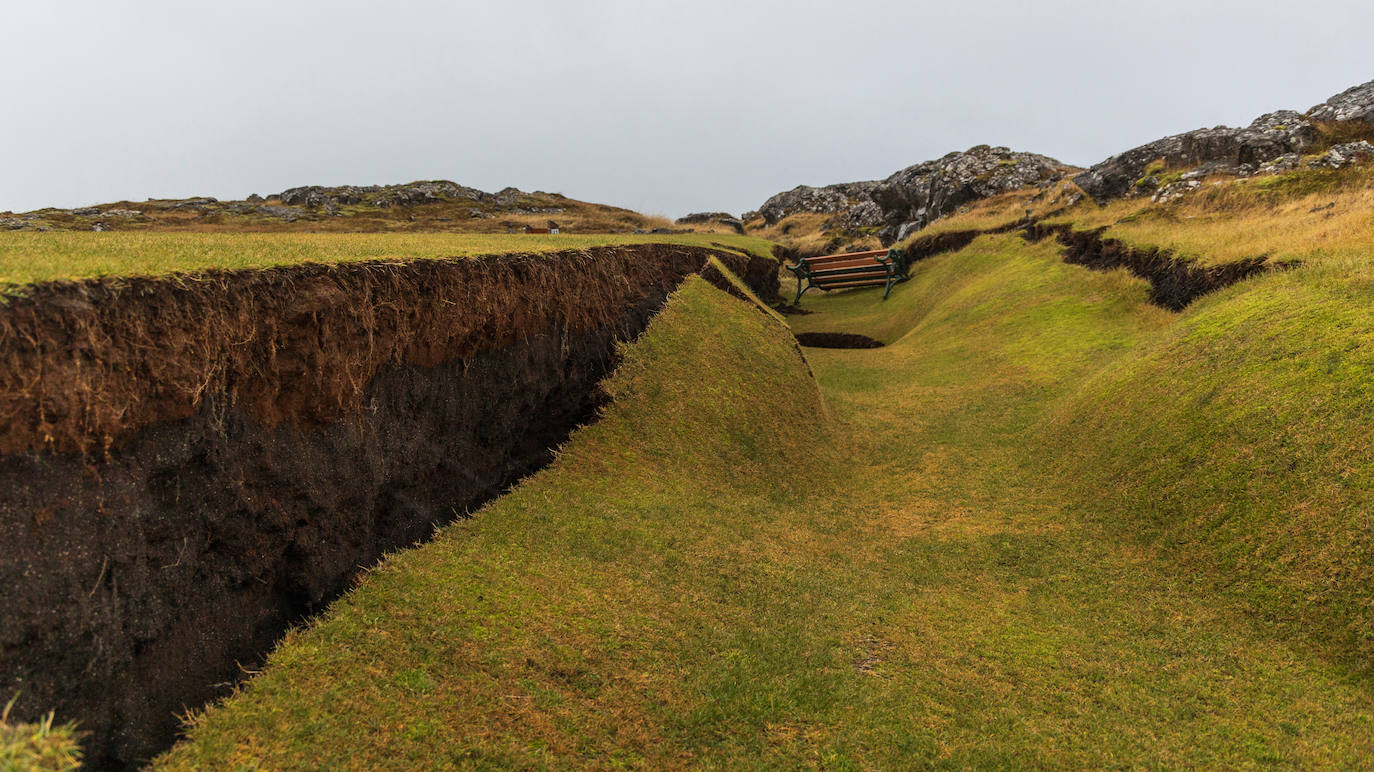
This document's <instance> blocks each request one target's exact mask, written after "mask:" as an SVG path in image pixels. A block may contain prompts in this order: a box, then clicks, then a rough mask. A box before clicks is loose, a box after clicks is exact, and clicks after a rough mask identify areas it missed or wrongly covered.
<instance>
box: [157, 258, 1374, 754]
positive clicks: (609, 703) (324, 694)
mask: <svg viewBox="0 0 1374 772" xmlns="http://www.w3.org/2000/svg"><path fill="white" fill-rule="evenodd" d="M1369 278H1370V276H1369V274H1368V272H1367V271H1364V270H1360V271H1356V270H1354V269H1353V268H1351V267H1349V266H1347V267H1345V268H1343V269H1342V268H1338V267H1336V266H1335V265H1331V266H1327V267H1320V268H1318V267H1310V268H1306V269H1300V270H1297V271H1292V272H1287V273H1283V274H1276V275H1272V276H1268V277H1265V278H1263V279H1261V280H1258V281H1255V282H1250V283H1245V284H1241V285H1237V286H1235V287H1233V288H1231V289H1230V290H1227V291H1225V292H1223V293H1219V294H1217V295H1215V296H1211V297H1207V298H1204V299H1203V300H1201V301H1199V302H1198V303H1196V304H1194V306H1192V307H1190V308H1189V309H1188V310H1187V311H1186V312H1185V313H1183V314H1173V313H1170V312H1167V311H1164V310H1161V309H1159V308H1156V307H1154V306H1151V305H1149V304H1148V303H1147V302H1146V285H1145V284H1144V283H1143V282H1140V281H1138V280H1136V279H1133V278H1131V277H1130V276H1128V275H1126V274H1125V273H1123V272H1113V273H1097V272H1091V271H1087V270H1084V269H1082V268H1078V267H1074V266H1069V265H1066V264H1064V263H1063V262H1062V261H1061V260H1060V259H1059V253H1058V250H1057V249H1056V248H1055V247H1053V246H1052V245H1051V244H1050V243H1049V242H1045V243H1041V244H1038V245H1027V244H1025V243H1024V242H1023V241H1022V240H1021V239H1019V238H1018V237H1015V236H1004V237H983V238H981V239H979V240H978V241H976V242H974V244H972V245H971V246H970V247H968V248H967V249H965V250H963V251H962V252H960V253H957V254H950V255H944V256H940V257H936V258H932V259H930V260H928V261H925V262H923V263H920V264H918V266H917V267H916V268H915V270H914V272H913V279H912V280H911V281H910V282H908V283H906V284H903V285H900V286H899V287H898V288H897V289H896V290H894V292H893V295H892V298H891V299H890V300H888V301H887V302H886V303H882V302H880V301H879V300H878V299H877V296H876V294H875V292H874V291H867V290H866V291H851V292H843V293H836V294H832V295H830V296H823V297H819V298H814V299H812V298H810V297H808V299H807V301H806V306H807V307H808V308H810V309H811V310H813V311H815V313H813V314H811V315H807V316H794V317H790V318H789V319H790V321H791V323H792V324H793V326H794V327H795V328H797V329H798V330H812V331H826V330H828V331H836V330H840V331H847V332H860V333H865V334H868V335H872V336H874V337H878V338H880V339H882V340H884V341H886V342H887V343H888V344H889V345H888V346H887V347H886V348H882V349H873V350H862V351H830V350H815V349H808V350H807V351H806V356H807V358H808V359H809V368H808V366H806V365H804V364H803V362H802V361H801V360H800V359H798V358H797V355H796V353H795V349H794V348H793V347H792V344H791V339H790V338H789V337H788V335H787V333H786V331H785V330H784V329H783V328H782V327H781V326H780V325H779V323H778V322H777V321H776V320H775V319H773V318H771V317H769V316H766V315H764V314H761V313H757V312H755V311H753V310H751V309H750V308H749V307H748V306H747V305H745V304H742V303H740V302H738V301H734V300H731V299H728V298H727V297H726V296H724V295H723V294H721V293H719V292H718V291H716V290H714V289H712V288H709V287H707V286H706V285H704V284H703V283H701V282H698V281H693V282H690V283H689V284H688V285H687V286H686V287H685V288H684V289H683V290H682V291H681V292H680V293H678V294H677V295H676V296H675V297H674V299H673V300H672V302H671V303H670V305H669V307H668V309H667V311H666V312H665V313H664V314H663V315H662V316H661V317H660V318H659V319H658V320H656V321H655V323H654V324H653V326H651V328H650V330H649V332H648V333H647V334H646V335H645V337H644V338H643V339H642V340H641V341H640V342H638V343H637V344H636V345H634V346H632V347H630V348H629V349H628V351H627V354H628V356H627V361H626V364H625V365H624V367H622V368H621V369H620V371H619V372H618V373H617V374H616V375H615V377H614V378H613V379H612V380H611V381H610V383H609V389H610V391H611V393H612V394H613V395H614V397H615V401H614V403H613V405H612V406H611V407H610V408H609V409H608V411H607V414H606V416H605V417H604V418H603V420H602V421H600V422H599V423H597V424H595V425H593V426H591V427H589V428H587V429H584V430H582V431H580V432H579V433H578V434H576V435H575V436H574V437H573V439H572V440H571V441H570V443H569V444H568V446H567V447H566V448H565V449H564V450H563V452H562V454H561V456H560V459H559V461H558V462H557V463H556V464H555V465H554V466H553V467H551V468H549V469H547V470H545V471H544V472H542V473H540V474H539V475H537V476H535V477H533V478H531V479H530V480H528V481H526V482H525V483H523V484H522V485H521V486H520V487H519V488H517V489H516V490H515V491H514V492H513V493H511V494H510V495H508V496H506V497H504V498H502V499H500V500H498V501H496V502H494V503H493V504H492V505H491V506H489V507H488V508H486V509H484V510H483V511H481V512H479V513H478V514H477V516H476V517H474V518H473V519H472V520H468V521H464V522H462V523H459V524H457V525H454V526H452V527H450V528H448V529H446V530H445V531H444V532H442V533H441V535H440V536H439V538H438V540H437V541H435V542H434V543H432V544H430V545H428V546H426V547H423V548H420V549H417V550H412V551H407V552H403V553H399V554H397V555H395V556H393V557H392V558H391V559H389V560H388V561H386V562H385V563H384V564H383V565H381V566H380V567H379V568H377V569H376V570H374V571H372V572H371V573H370V574H368V575H367V576H366V577H365V579H364V580H363V581H362V582H361V583H360V585H359V587H358V588H357V589H355V590H354V591H353V592H351V593H350V594H349V595H347V596H345V598H343V599H342V600H341V601H340V602H338V603H337V604H335V606H334V607H332V609H331V610H330V611H329V612H328V613H327V614H326V615H325V616H324V617H323V618H322V619H320V620H319V621H317V622H316V623H315V624H313V625H312V626H311V627H310V628H308V629H304V630H300V631H297V632H295V633H293V634H291V636H290V637H289V638H288V639H287V641H286V642H285V643H284V644H283V645H282V646H281V647H280V649H279V650H278V651H277V652H276V653H275V654H274V655H273V657H272V658H271V661H270V662H269V664H268V666H267V668H266V669H265V671H264V672H263V673H262V674H261V675H260V676H258V677H257V678H255V679H254V680H253V681H252V682H251V683H250V685H249V686H248V687H247V688H246V689H245V690H244V691H243V692H242V693H241V694H239V695H238V696H237V697H235V698H234V699H232V700H230V701H229V702H228V703H227V704H226V705H224V706H222V707H218V708H214V709H211V710H209V711H207V712H205V713H204V714H202V715H200V716H198V717H197V719H196V721H195V725H194V728H193V730H192V732H191V737H190V740H189V741H188V742H186V743H184V744H182V745H180V746H179V747H178V748H176V749H175V750H174V751H173V752H171V753H169V754H168V755H166V756H164V757H162V758H161V759H159V761H158V765H159V766H160V767H162V768H168V769H193V768H204V767H228V768H270V769H283V768H322V767H329V768H333V767H338V768H359V769H360V768H394V769H402V768H416V767H430V766H445V765H448V766H456V767H460V768H477V769H480V768H511V767H515V768H563V767H593V768H621V767H631V768H654V769H658V768H700V769H738V768H760V769H793V768H798V767H807V768H827V769H865V768H922V767H924V768H950V767H953V768H988V767H994V768H1024V767H1037V768H1042V767H1056V768H1058V767H1069V768H1099V767H1123V766H1129V767H1206V768H1216V767H1222V768H1244V767H1254V766H1270V765H1278V766H1286V767H1300V768H1305V767H1344V768H1351V767H1361V766H1365V765H1366V764H1367V763H1368V760H1369V759H1370V758H1371V757H1374V691H1371V688H1370V687H1371V680H1370V670H1369V664H1370V663H1369V658H1368V656H1369V652H1370V648H1369V644H1370V640H1369V638H1370V636H1369V632H1368V631H1369V630H1371V629H1374V609H1371V604H1370V603H1369V592H1368V589H1367V588H1368V587H1369V584H1370V582H1369V579H1370V574H1369V573H1368V569H1369V566H1370V564H1371V561H1370V555H1371V549H1370V547H1371V545H1370V543H1369V536H1368V535H1369V534H1370V533H1371V531H1370V529H1369V503H1370V499H1371V497H1370V492H1371V479H1370V475H1369V471H1368V470H1369V469H1371V468H1374V465H1371V464H1370V463H1369V461H1370V460H1371V459H1370V458H1369V454H1370V451H1369V450H1368V448H1367V443H1365V442H1364V438H1367V437H1368V436H1369V431H1368V430H1369V429H1370V428H1371V427H1370V422H1371V415H1374V409H1372V408H1374V385H1371V384H1374V380H1371V379H1370V378H1369V377H1368V375H1369V374H1370V372H1369V371H1370V369H1371V359H1370V355H1369V354H1368V351H1367V348H1368V347H1367V346H1364V345H1363V341H1364V338H1365V337H1366V336H1367V335H1368V330H1369V329H1370V328H1371V327H1372V326H1374V325H1371V324H1370V321H1371V320H1370V314H1369V312H1368V308H1370V307H1371V304H1370V302H1369V301H1370V300H1371V299H1374V297H1372V296H1374V282H1371V281H1369V280H1368V279H1369ZM1295 298H1296V299H1298V300H1299V301H1300V302H1292V301H1293V299H1295ZM707 329H709V330H710V331H711V333H710V334H709V335H704V334H702V332H703V331H704V330H707ZM810 372H814V374H815V378H816V380H815V381H813V380H812V378H811V375H810ZM817 384H819V390H818V389H817Z"/></svg>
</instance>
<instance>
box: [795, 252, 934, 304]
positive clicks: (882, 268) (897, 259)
mask: <svg viewBox="0 0 1374 772" xmlns="http://www.w3.org/2000/svg"><path fill="white" fill-rule="evenodd" d="M787 270H789V271H791V272H792V273H794V274H796V275H797V298H796V300H793V301H792V305H794V306H795V305H797V304H798V303H800V302H801V296H802V295H804V294H806V291H807V290H809V289H811V288H812V287H815V288H817V289H820V290H825V291H829V290H833V289H844V288H846V287H877V286H879V285H882V286H883V300H887V293H889V292H891V291H892V285H894V284H896V283H897V282H899V281H905V280H906V278H907V260H906V255H905V254H904V253H903V252H902V250H900V249H896V248H893V249H875V250H873V251H872V252H850V253H848V254H844V255H822V256H820V257H803V258H802V259H801V260H798V261H797V264H796V265H789V266H787ZM803 281H804V282H805V283H806V286H802V282H803Z"/></svg>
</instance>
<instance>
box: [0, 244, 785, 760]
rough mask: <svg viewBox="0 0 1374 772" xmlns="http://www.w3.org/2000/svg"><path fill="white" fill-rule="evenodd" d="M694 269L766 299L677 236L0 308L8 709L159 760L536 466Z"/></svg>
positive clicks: (3, 637) (68, 288) (57, 290)
mask: <svg viewBox="0 0 1374 772" xmlns="http://www.w3.org/2000/svg"><path fill="white" fill-rule="evenodd" d="M711 254H714V255H716V256H717V257H720V258H721V259H722V261H724V262H725V263H726V265H727V266H730V267H731V268H732V269H737V273H738V274H739V275H741V276H744V277H746V278H753V279H754V281H753V282H751V285H752V288H753V289H754V290H755V292H757V293H759V294H760V295H763V296H776V290H777V287H776V268H775V267H773V268H769V269H767V270H765V267H764V266H762V265H751V264H750V263H751V262H759V261H760V259H758V258H752V259H746V258H743V257H740V256H739V255H736V254H733V253H725V252H711V251H708V250H703V249H696V248H689V247H670V246H644V247H625V248H605V249H595V250H589V251H587V252H575V253H561V254H556V255H543V256H508V257H494V258H487V259H481V260H451V261H448V260H432V261H414V262H387V263H359V264H343V265H330V266H319V265H312V266H296V267H291V268H280V269H272V270H268V271H245V272H220V273H215V274H207V275H202V276H196V277H179V278H166V279H147V280H137V281H92V282H82V283H77V284H53V285H43V286H38V287H34V288H32V291H31V292H30V293H29V295H28V297H27V298H24V299H20V300H16V301H14V302H12V303H11V304H10V305H9V306H8V307H6V308H4V309H3V310H0V356H2V357H3V360H4V369H3V374H2V375H0V409H3V412H0V420H2V421H3V433H0V449H3V453H0V544H4V545H5V548H4V551H3V553H0V582H3V586H4V587H5V592H4V594H3V596H0V697H3V698H5V699H8V697H9V696H10V695H12V694H14V693H15V692H19V693H20V694H21V696H20V699H19V702H18V704H17V705H16V707H15V716H14V717H15V718H18V719H20V720H26V719H34V718H37V717H38V716H40V715H42V714H44V713H46V712H47V711H49V710H55V711H56V714H57V718H58V720H59V721H66V720H76V721H78V722H79V723H80V725H81V727H82V728H83V729H84V730H86V731H87V732H89V733H90V734H89V736H88V739H87V741H86V744H85V745H86V749H87V754H88V756H87V757H88V760H89V761H90V762H91V764H92V766H96V767H105V768H121V767H128V766H132V765H136V764H137V763H139V762H141V761H144V760H147V759H149V758H150V757H151V756H152V755H154V754H155V753H156V752H158V751H159V750H161V749H162V748H164V747H166V746H167V745H168V744H169V743H170V742H171V740H172V739H173V738H174V735H175V732H176V729H177V726H178V720H177V715H178V714H180V713H182V712H184V711H185V710H186V709H188V708H193V707H195V706H198V705H201V704H203V703H204V702H206V701H208V700H210V699H213V698H215V697H217V696H219V695H221V694H223V693H225V691H226V690H227V689H228V688H229V686H230V685H231V684H232V683H234V682H235V681H237V680H239V679H240V678H241V677H242V676H243V675H244V672H245V669H251V668H252V667H253V666H254V664H255V663H257V662H260V661H261V658H262V656H263V655H264V654H265V653H266V651H267V650H268V649H269V648H270V647H271V645H272V644H273V643H274V642H275V641H276V640H277V639H278V638H279V637H280V635H281V634H282V633H283V632H284V630H285V629H286V628H287V627H288V626H289V625H290V624H292V623H294V622H297V621H299V620H301V619H302V618H303V617H304V616H305V615H307V614H309V613H311V612H312V611H314V610H317V609H318V608H320V607H321V606H322V605H323V604H324V603H327V602H328V601H329V600H330V599H332V598H334V597H336V596H337V595H338V594H339V593H340V592H342V591H343V590H344V589H346V587H347V585H348V583H349V582H350V581H351V579H352V578H353V577H354V576H355V575H356V574H357V572H358V571H359V570H360V569H361V568H363V567H366V566H368V565H370V564H372V563H374V562H375V561H376V560H377V559H378V557H379V556H381V555H382V554H383V553H385V552H386V551H387V550H390V549H394V548H397V547H400V546H405V545H409V544H412V543H414V542H415V541H417V540H421V539H424V538H426V537H427V536H428V535H429V534H430V533H432V532H433V529H434V527H435V526H436V525H438V524H442V523H444V522H448V521H450V520H452V519H454V518H456V517H460V516H462V515H463V514H464V513H465V512H467V511H470V510H471V509H473V508H475V507H477V506H480V505H481V504H482V503H483V502H485V501H487V500H488V499H490V498H492V497H493V496H495V495H498V494H499V493H500V492H501V491H502V490H503V489H505V488H506V487H508V486H509V485H510V484H512V483H513V482H515V481H516V480H518V479H519V478H520V477H522V476H524V475H526V474H528V473H530V472H532V471H534V470H535V469H538V468H539V467H540V466H542V465H543V464H545V463H547V462H548V460H549V459H550V458H551V448H553V447H555V446H556V445H557V444H558V443H560V442H561V441H563V440H564V439H565V438H566V437H567V436H568V434H569V432H570V431H571V430H572V429H573V428H574V427H575V426H577V425H578V424H579V423H582V422H585V421H587V420H588V419H590V418H591V417H592V416H593V415H594V414H595V411H596V408H597V407H598V405H599V404H600V403H601V397H600V395H599V393H598V390H597V388H596V385H597V383H598V382H599V381H600V380H601V378H602V377H604V376H605V375H606V374H607V373H608V372H609V370H610V369H611V368H612V367H613V366H614V364H615V358H616V353H615V352H616V345H617V343H618V342H621V341H625V340H629V339H632V338H633V337H634V336H636V335H638V334H639V332H641V331H642V330H643V329H644V327H645V326H646V325H647V323H648V320H649V319H650V318H651V317H652V315H653V314H654V313H655V312H656V310H657V309H658V308H659V307H660V306H661V305H662V303H663V301H664V299H665V298H666V296H667V294H668V293H669V292H670V291H672V289H673V288H675V287H676V286H677V285H678V284H679V283H680V282H681V280H682V279H683V278H685V277H686V276H688V275H690V274H692V273H695V272H697V271H699V270H700V269H701V267H702V265H703V263H704V262H705V260H706V259H707V257H708V256H709V255H711ZM762 262H771V261H762ZM759 277H763V278H761V279H760V278H759ZM768 278H771V279H772V285H771V286H769V284H768Z"/></svg>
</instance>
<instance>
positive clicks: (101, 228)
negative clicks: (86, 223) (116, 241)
mask: <svg viewBox="0 0 1374 772" xmlns="http://www.w3.org/2000/svg"><path fill="white" fill-rule="evenodd" d="M91 230H93V231H97V232H101V233H103V232H105V231H108V230H113V228H111V227H110V226H109V225H107V224H106V223H103V222H98V223H96V224H95V225H92V226H91Z"/></svg>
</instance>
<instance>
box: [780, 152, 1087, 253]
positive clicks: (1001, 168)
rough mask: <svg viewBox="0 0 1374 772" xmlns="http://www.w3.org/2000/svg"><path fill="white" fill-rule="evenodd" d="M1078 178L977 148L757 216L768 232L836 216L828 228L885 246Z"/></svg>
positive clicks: (798, 191)
mask: <svg viewBox="0 0 1374 772" xmlns="http://www.w3.org/2000/svg"><path fill="white" fill-rule="evenodd" d="M1076 171H1078V169H1077V168H1075V167H1072V166H1069V165H1067V164H1064V163H1061V162H1060V161H1056V160H1055V159H1053V158H1049V157H1047V156H1043V155H1037V154H1035V153H1023V152H1016V151H1013V150H1010V149H1009V148H1005V147H990V146H988V145H978V146H975V147H972V148H969V149H968V150H965V151H963V152H955V153H949V154H947V155H945V156H944V157H943V158H939V159H937V160H934V161H926V162H924V163H920V164H916V165H915V166H909V167H907V168H905V169H902V170H901V171H899V172H896V173H895V174H892V175H891V176H889V177H888V178H887V179H885V180H874V181H869V182H847V183H841V184H838V185H827V186H825V187H823V188H815V187H810V186H807V185H801V186H799V187H796V188H793V189H792V190H789V191H787V192H785V193H779V194H777V195H776V196H773V197H772V198H770V199H768V200H767V201H765V202H764V204H763V206H761V207H759V214H760V215H761V216H762V217H763V219H764V222H765V223H767V224H769V225H773V224H775V223H777V222H778V221H779V220H782V219H783V218H784V217H787V216H789V215H793V214H798V213H803V212H806V213H817V214H833V215H836V217H835V218H833V219H832V220H831V221H829V222H828V223H827V227H830V228H835V229H840V230H842V231H845V232H851V233H859V232H861V231H862V232H866V233H870V234H871V233H874V232H876V234H877V236H878V239H879V241H881V242H882V243H883V244H885V245H887V244H892V243H893V242H895V241H900V240H901V239H903V238H905V237H906V236H909V235H910V234H911V233H914V232H915V231H917V230H920V229H921V228H924V227H925V226H926V225H928V224H929V223H930V222H931V221H933V220H935V219H937V218H939V217H943V216H945V215H947V214H950V213H952V212H955V211H957V210H958V209H959V207H962V206H965V205H966V204H969V203H971V202H973V201H977V200H979V199H983V198H988V197H989V196H995V195H997V194H999V193H1006V192H1008V191H1012V190H1019V189H1021V188H1026V187H1032V186H1048V185H1050V184H1053V183H1055V182H1057V181H1059V180H1061V179H1063V178H1065V177H1066V176H1068V175H1069V174H1071V173H1073V172H1076Z"/></svg>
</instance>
